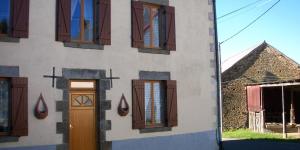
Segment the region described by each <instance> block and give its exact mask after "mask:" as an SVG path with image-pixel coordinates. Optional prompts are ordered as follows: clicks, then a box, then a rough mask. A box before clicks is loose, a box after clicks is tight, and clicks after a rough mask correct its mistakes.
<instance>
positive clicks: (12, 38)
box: [0, 35, 20, 43]
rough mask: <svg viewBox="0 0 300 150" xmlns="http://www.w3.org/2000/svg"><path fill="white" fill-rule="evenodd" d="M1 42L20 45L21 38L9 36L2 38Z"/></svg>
mask: <svg viewBox="0 0 300 150" xmlns="http://www.w3.org/2000/svg"><path fill="white" fill-rule="evenodd" d="M0 42H10V43H19V42H20V39H19V38H14V37H9V36H2V35H1V36H0Z"/></svg>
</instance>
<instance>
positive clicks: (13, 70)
mask: <svg viewBox="0 0 300 150" xmlns="http://www.w3.org/2000/svg"><path fill="white" fill-rule="evenodd" d="M19 74H20V73H19V67H18V66H0V77H19V76H20V75H19ZM18 141H19V137H15V136H2V137H0V143H5V142H18Z"/></svg>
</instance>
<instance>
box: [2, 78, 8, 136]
mask: <svg viewBox="0 0 300 150" xmlns="http://www.w3.org/2000/svg"><path fill="white" fill-rule="evenodd" d="M8 123H9V83H8V81H6V80H0V132H6V131H8V130H9V124H8Z"/></svg>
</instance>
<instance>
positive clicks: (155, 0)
mask: <svg viewBox="0 0 300 150" xmlns="http://www.w3.org/2000/svg"><path fill="white" fill-rule="evenodd" d="M139 1H142V2H146V3H152V4H158V5H165V6H168V5H169V0H139ZM138 51H139V52H141V53H150V54H164V55H170V51H169V50H165V49H152V48H138Z"/></svg>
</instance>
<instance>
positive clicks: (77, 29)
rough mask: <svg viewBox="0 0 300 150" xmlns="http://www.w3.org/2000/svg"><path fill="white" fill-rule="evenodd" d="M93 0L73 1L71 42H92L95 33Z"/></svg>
mask: <svg viewBox="0 0 300 150" xmlns="http://www.w3.org/2000/svg"><path fill="white" fill-rule="evenodd" d="M93 6H94V5H93V0H72V1H71V40H72V41H78V42H92V41H93V33H94V32H93V31H94V14H93V12H94V9H93Z"/></svg>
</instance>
